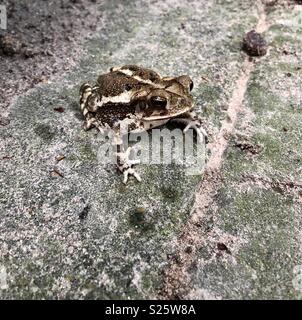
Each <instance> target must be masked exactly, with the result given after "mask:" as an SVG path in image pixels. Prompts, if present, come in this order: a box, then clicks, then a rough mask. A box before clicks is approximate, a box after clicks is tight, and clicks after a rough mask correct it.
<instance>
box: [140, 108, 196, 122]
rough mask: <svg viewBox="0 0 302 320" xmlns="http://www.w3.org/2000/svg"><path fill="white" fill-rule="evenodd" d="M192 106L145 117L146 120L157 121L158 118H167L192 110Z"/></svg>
mask: <svg viewBox="0 0 302 320" xmlns="http://www.w3.org/2000/svg"><path fill="white" fill-rule="evenodd" d="M190 109H191V108H186V109H182V110H180V111H178V112H171V111H170V112H168V113H167V114H154V113H153V114H152V115H150V116H147V117H143V120H144V121H156V120H165V119H171V118H176V117H179V116H180V115H182V114H184V113H185V112H188V111H190Z"/></svg>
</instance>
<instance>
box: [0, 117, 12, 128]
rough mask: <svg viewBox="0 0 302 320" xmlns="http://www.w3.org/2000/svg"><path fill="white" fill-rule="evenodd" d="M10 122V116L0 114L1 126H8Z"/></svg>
mask: <svg viewBox="0 0 302 320" xmlns="http://www.w3.org/2000/svg"><path fill="white" fill-rule="evenodd" d="M9 123H10V120H9V119H8V118H2V117H1V116H0V126H7V125H8V124H9Z"/></svg>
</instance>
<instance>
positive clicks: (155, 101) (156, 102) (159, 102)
mask: <svg viewBox="0 0 302 320" xmlns="http://www.w3.org/2000/svg"><path fill="white" fill-rule="evenodd" d="M148 104H149V105H150V106H151V107H155V108H165V107H166V105H167V99H166V98H164V97H160V96H153V97H151V98H150V100H149V103H148Z"/></svg>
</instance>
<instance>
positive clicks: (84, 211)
mask: <svg viewBox="0 0 302 320" xmlns="http://www.w3.org/2000/svg"><path fill="white" fill-rule="evenodd" d="M89 211H90V206H89V205H87V206H86V207H85V208H84V209H83V210H82V211H81V212H80V214H79V218H80V220H84V219H86V218H87V216H88V213H89Z"/></svg>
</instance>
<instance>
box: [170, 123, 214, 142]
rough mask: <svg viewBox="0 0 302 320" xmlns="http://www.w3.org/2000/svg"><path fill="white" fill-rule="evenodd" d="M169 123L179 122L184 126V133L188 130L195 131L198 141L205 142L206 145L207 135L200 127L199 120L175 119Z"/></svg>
mask: <svg viewBox="0 0 302 320" xmlns="http://www.w3.org/2000/svg"><path fill="white" fill-rule="evenodd" d="M171 121H175V122H180V123H183V124H184V125H186V127H185V128H184V130H183V132H184V133H186V132H187V131H188V130H189V129H193V130H195V131H196V133H197V134H198V136H199V139H200V141H205V143H208V140H209V139H208V134H207V132H206V131H205V129H204V128H203V127H202V126H201V121H200V119H199V118H196V119H194V118H193V119H192V118H175V119H172V120H171Z"/></svg>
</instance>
